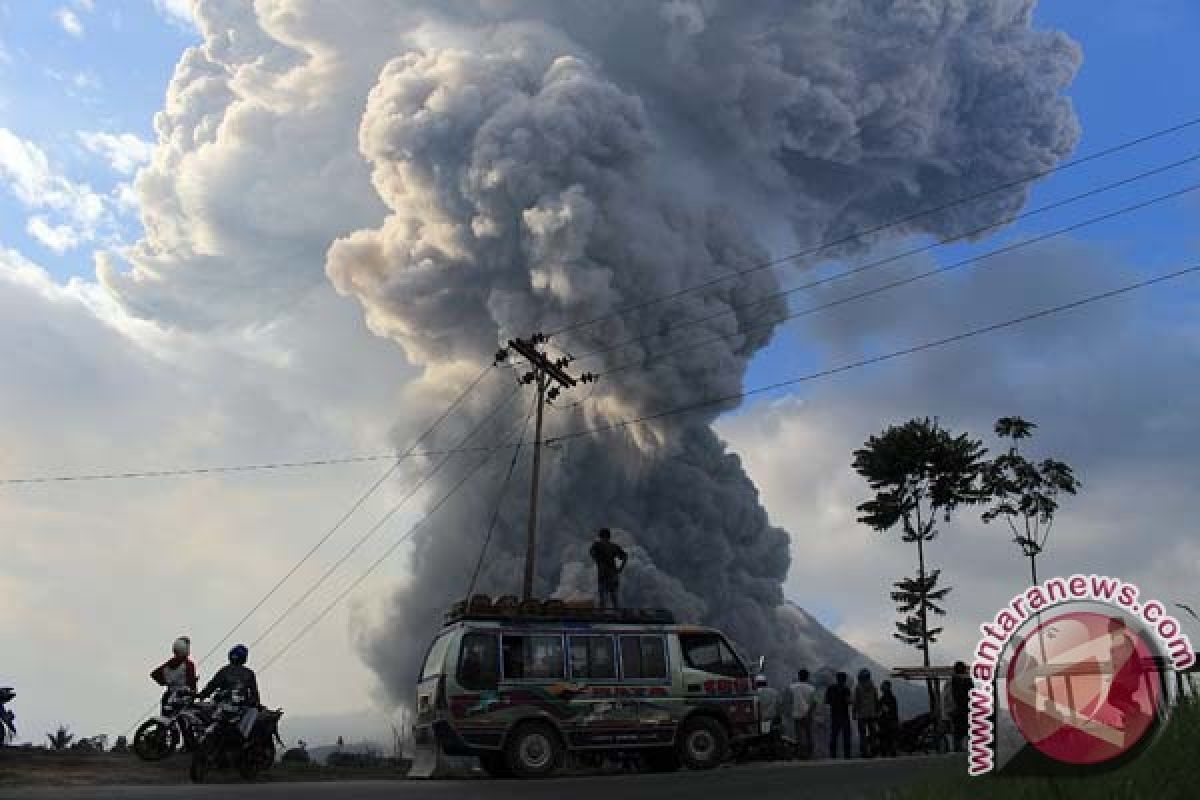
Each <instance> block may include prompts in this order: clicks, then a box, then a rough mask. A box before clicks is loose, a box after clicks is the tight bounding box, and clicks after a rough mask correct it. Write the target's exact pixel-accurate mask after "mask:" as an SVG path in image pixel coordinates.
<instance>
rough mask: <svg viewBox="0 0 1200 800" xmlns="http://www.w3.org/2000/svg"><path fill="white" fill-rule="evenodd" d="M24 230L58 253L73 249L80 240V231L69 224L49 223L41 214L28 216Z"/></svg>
mask: <svg viewBox="0 0 1200 800" xmlns="http://www.w3.org/2000/svg"><path fill="white" fill-rule="evenodd" d="M25 231H26V232H27V233H28V234H29V235H30V236H32V237H33V238H34V239H37V240H38V241H39V242H41V243H42V244H44V245H45V246H46V247H48V248H50V249H51V250H53V251H54V252H56V253H58V254H59V255H62V254H63V253H65V252H66V251H68V250H74V249H75V248H76V247H78V246H79V244H80V241H81V237H80V233H79V232H78V231H77V230H75V229H74V228H72V227H71V226H70V225H51V224H50V223H49V222H47V221H46V218H45V217H43V216H34V217H30V218H29V222H28V223H26V225H25Z"/></svg>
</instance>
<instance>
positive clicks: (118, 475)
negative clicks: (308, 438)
mask: <svg viewBox="0 0 1200 800" xmlns="http://www.w3.org/2000/svg"><path fill="white" fill-rule="evenodd" d="M400 457H401V456H400V455H399V454H398V453H376V454H372V455H362V456H345V457H338V458H321V459H314V460H312V461H276V462H271V463H263V464H234V465H230V466H216V467H182V468H179V469H159V470H146V471H141V472H97V473H88V474H83V475H40V476H35V477H29V478H0V486H16V485H20V484H31V483H68V482H72V481H115V480H125V479H128V478H170V477H176V476H181V475H208V474H216V473H221V472H253V471H257V470H277V469H293V468H299V467H325V466H332V465H335V464H363V463H368V462H372V461H394V460H396V459H398V458H400Z"/></svg>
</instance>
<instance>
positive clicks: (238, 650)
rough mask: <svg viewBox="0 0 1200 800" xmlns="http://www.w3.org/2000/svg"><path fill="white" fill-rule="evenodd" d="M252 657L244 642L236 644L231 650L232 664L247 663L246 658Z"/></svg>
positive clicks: (230, 658) (230, 661) (230, 659)
mask: <svg viewBox="0 0 1200 800" xmlns="http://www.w3.org/2000/svg"><path fill="white" fill-rule="evenodd" d="M249 657H250V651H249V650H248V649H247V648H246V645H244V644H235V645H234V646H233V649H232V650H230V651H229V663H230V664H245V663H246V659H248V658H249Z"/></svg>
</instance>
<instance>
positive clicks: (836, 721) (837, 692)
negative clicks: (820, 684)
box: [825, 672, 853, 758]
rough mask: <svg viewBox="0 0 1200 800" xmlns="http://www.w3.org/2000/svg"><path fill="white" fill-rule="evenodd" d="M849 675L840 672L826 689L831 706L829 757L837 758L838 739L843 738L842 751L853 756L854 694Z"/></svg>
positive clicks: (848, 756)
mask: <svg viewBox="0 0 1200 800" xmlns="http://www.w3.org/2000/svg"><path fill="white" fill-rule="evenodd" d="M847 678H848V676H847V675H846V673H844V672H839V673H838V674H837V677H836V681H837V682H836V683H834V684H833V685H832V686H830V687H829V688H828V689H826V690H825V705H827V706H829V757H830V758H837V751H838V739H839V738H840V739H841V740H842V753H843V755H844V756H845V757H846V758H851V757H852V756H853V754H852V753H851V752H850V706H851V705H852V704H853V695H852V693H851V691H850V687H849V686H847V685H846V680H847Z"/></svg>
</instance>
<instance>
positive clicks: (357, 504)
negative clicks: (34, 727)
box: [125, 366, 491, 736]
mask: <svg viewBox="0 0 1200 800" xmlns="http://www.w3.org/2000/svg"><path fill="white" fill-rule="evenodd" d="M490 371H491V366H487V367H484V368H483V369H482V370H480V371H479V374H478V375H476V376H475V377H474V378H473V379H472V380H471V382H470V383H468V384H467V386H466V387H465V388H464V389H463V390H462V391H461V392H459V394H458V396H457V397H455V398H454V400H452V401H451V402H450V405H448V406H447V407H446V409H445V410H444V411H443V412H442V413H441V414H440V415H439V416H438V417H437V418H436V419H435V420H434V421H433V422H432V423H430V424H429V425H428V426H427V427H426V428H425V430H424V431H423V432H422V433H421V435H420V436H418V437H417V438H416V439H414V440H413V443H412V444H411V445H409V447H408V449H407V450H406V451H405V452H404V453H402V454H399V455H393V456H392V458H394V459H395V463H393V464H392V465H391V467H389V468H388V469H387V470H386V471H385V472H384V473H383V474H382V475H380V476H379V478H377V479H376V480H375V481H374V482H373V483H372V484H371V485H370V486H369V487H368V488H367V490H366V491H365V492H363V493H362V494H361V495H359V497H358V499H356V500H355V501H354V503H353V504H352V505H351V506H350V508H349V509H348V510H347V511H346V512H345V513H344V514H342V516H341V517H339V518H338V521H337V522H336V523H334V525H333V526H332V527H331V528H330V529H329V530H328V531H326V532H325V534H324V535H323V536H321V538H320V539H318V540H317V542H316V543H315V544H313V545H312V547H310V548H309V549H308V551H307V552H306V553H305V554H304V555H303V556H301V558H300V559H299V560H298V561H297V562H296V563H295V564H293V565H292V567H291V568H290V569H289V570H288V571H287V572H286V573H285V574H284V575H283V576H282V577H281V578H279V580H277V581H276V582H275V584H274V585H273V586H272V587H271V588H270V589H269V590H268V591H267V592H266V594H264V595H263V596H262V597H260V598H259V599H258V602H256V603H255V604H254V606H253V607H252V608H251V609H250V610H249V611H247V612H246V613H245V614H243V615H242V618H241V619H239V620H238V621H237V622H236V623H235V624H234V625H233V627H231V628H230V629H229V630H228V631H226V632H225V635H224V636H222V637H221V638H220V639H219V640H217V642H216V643H215V644H214V645H213V646H212V647H211V648H210V649H209V650H208V652H207V653H205V654H204V656H203V657H201V659H200V661H199V665H200V666H203V665H204V664H205V662H207V661H208V660H209V659H210V658H212V656H213V655H214V654H215V653H216V652H217V651H218V650H219V649H220V648H221V646H222V645H223V644H224V643H225V642H227V641H229V638H230V637H231V636H233V634H234V633H236V632H237V630H238V629H239V628H241V626H242V625H244V624H245V623H246V621H247V620H249V619H250V618H251V617H252V616H254V614H256V613H257V612H258V610H259V609H261V608H262V607H263V605H264V604H265V603H266V602H267V601H268V600H270V599H271V598H272V597H273V596H274V595H275V593H276V592H278V591H279V589H280V588H281V587H282V586H283V585H284V584H285V583H287V582H288V580H290V579H291V577H292V576H293V575H295V574H296V572H297V571H298V570H299V569H300V568H301V567H302V566H304V564H306V563H307V562H308V560H309V559H310V558H312V556H313V554H315V553H316V552H317V550H319V549H320V548H321V546H322V545H324V544H325V543H326V542H327V541H329V539H330V538H331V537H332V536H333V535H334V534H335V533H337V532H338V531H339V530H341V528H342V526H343V525H345V524H346V522H347V521H348V520H349V519H350V517H352V516H353V515H354V513H355V512H357V511H358V509H359V508H361V507H362V505H363V504H364V503H365V502H366V501H367V500H368V499H369V498H370V497H371V496H372V495H374V494H375V492H376V491H378V490H379V488H380V487H381V486H382V485H383V484H384V483H385V482H386V481H387V479H388V478H389V477H391V476H392V474H393V473H394V472H395V471H396V469H397V468H398V467H399V466H400V463H401V461H402V460H403V459H404V458H407V457H409V456H411V455H412V453H413V451H414V450H416V448H417V446H418V445H420V444H421V442H423V441H424V440H425V439H426V438H428V437H429V435H430V434H432V433H433V432H434V430H436V429H437V428H438V427H439V426H440V425H441V424H442V423H443V422H445V421H446V418H447V417H449V416H450V414H451V413H453V412H454V410H455V409H457V408H458V407H459V406H460V405H462V402H463V401H464V400H466V398H467V397H468V396H469V395H470V394H471V393H472V392H474V391H475V389H476V388H478V386H479V384H480V383H481V382H482V381H483V379H484V377H485V376H486V375H487V374H488V373H489V372H490ZM154 710H155V706H150V708H149V709H148V710H147V711H145V712H143V713H142V715H141V717H145V716H147V715H148V714H151V713H153V712H154ZM138 724H140V718H139V720H136V721H134V723H133V725H131V726H129V728H128V729H127V730H126V732H125V735H126V736H128V735H129V732H130V731H132V730H133V729H134V728H135V727H137V725H138Z"/></svg>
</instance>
